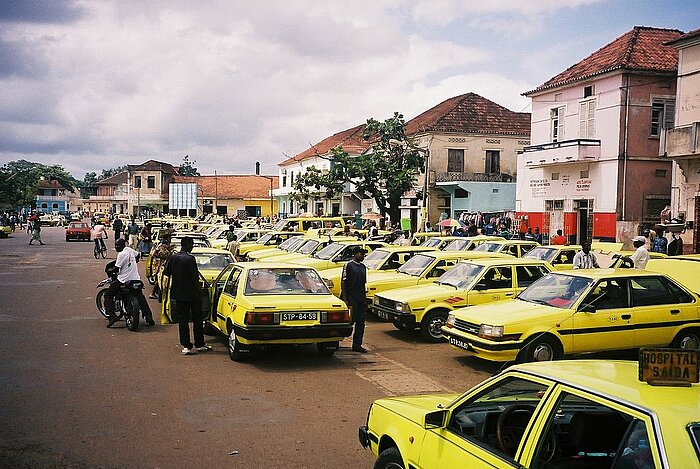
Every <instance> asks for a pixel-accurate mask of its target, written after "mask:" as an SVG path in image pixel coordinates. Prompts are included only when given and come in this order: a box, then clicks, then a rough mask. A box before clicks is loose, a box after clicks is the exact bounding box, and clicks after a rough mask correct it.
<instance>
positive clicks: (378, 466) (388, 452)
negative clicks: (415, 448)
mask: <svg viewBox="0 0 700 469" xmlns="http://www.w3.org/2000/svg"><path fill="white" fill-rule="evenodd" d="M374 469H404V465H403V459H402V458H401V453H399V449H398V448H396V447H391V448H387V449H385V450H384V451H382V452H381V453H379V456H378V457H377V461H376V462H375V463H374Z"/></svg>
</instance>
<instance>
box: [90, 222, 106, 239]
mask: <svg viewBox="0 0 700 469" xmlns="http://www.w3.org/2000/svg"><path fill="white" fill-rule="evenodd" d="M105 234H107V233H106V232H105V226H104V225H103V224H102V223H98V224H97V225H95V226H93V227H92V239H100V238H105V237H106V236H105Z"/></svg>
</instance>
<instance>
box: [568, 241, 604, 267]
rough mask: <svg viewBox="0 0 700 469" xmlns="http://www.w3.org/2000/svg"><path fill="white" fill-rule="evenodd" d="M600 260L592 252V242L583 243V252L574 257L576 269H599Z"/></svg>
mask: <svg viewBox="0 0 700 469" xmlns="http://www.w3.org/2000/svg"><path fill="white" fill-rule="evenodd" d="M599 267H600V266H599V265H598V259H596V257H595V254H593V253H592V252H591V243H590V241H585V242H583V243H581V250H580V251H579V252H577V253H576V255H575V256H574V267H573V268H574V269H597V268H599Z"/></svg>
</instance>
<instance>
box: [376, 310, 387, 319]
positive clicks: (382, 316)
mask: <svg viewBox="0 0 700 469" xmlns="http://www.w3.org/2000/svg"><path fill="white" fill-rule="evenodd" d="M377 316H379V317H380V318H381V319H387V320H388V319H389V313H387V312H386V311H377Z"/></svg>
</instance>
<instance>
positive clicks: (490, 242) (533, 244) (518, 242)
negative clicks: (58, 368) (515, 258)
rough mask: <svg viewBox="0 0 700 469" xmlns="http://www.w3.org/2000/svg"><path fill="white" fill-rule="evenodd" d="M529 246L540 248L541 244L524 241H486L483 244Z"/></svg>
mask: <svg viewBox="0 0 700 469" xmlns="http://www.w3.org/2000/svg"><path fill="white" fill-rule="evenodd" d="M486 243H488V244H529V245H531V246H536V247H539V246H540V243H538V242H537V241H526V240H524V239H491V240H487V241H485V242H484V243H483V244H486Z"/></svg>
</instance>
